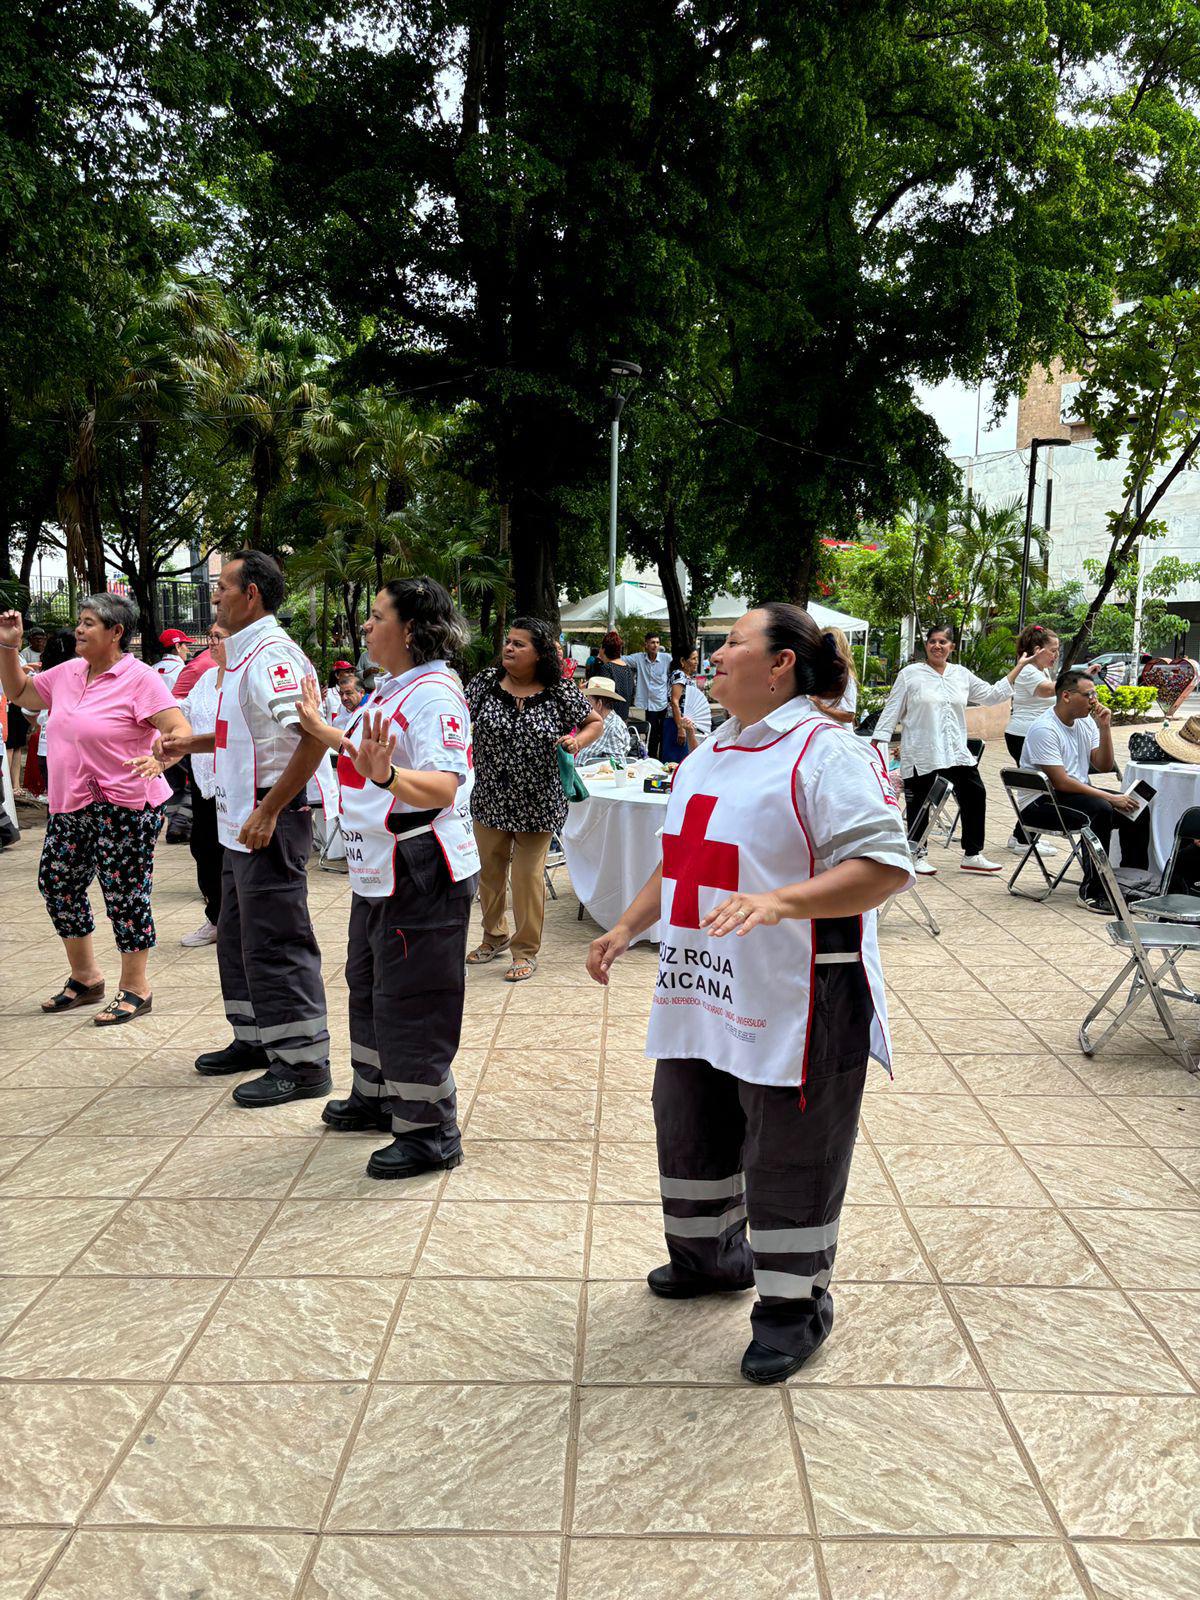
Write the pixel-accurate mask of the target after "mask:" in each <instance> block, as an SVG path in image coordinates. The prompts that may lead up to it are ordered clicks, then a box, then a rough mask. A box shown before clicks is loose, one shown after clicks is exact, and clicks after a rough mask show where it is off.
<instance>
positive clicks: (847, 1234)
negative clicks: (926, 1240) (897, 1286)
mask: <svg viewBox="0 0 1200 1600" xmlns="http://www.w3.org/2000/svg"><path fill="white" fill-rule="evenodd" d="M833 1276H834V1282H835V1283H911V1282H917V1281H921V1280H924V1281H926V1282H927V1281H928V1280H929V1276H930V1275H929V1271H928V1268H927V1267H926V1266H925V1263H924V1262H923V1261H922V1260H921V1252H920V1250H919V1249H918V1247H917V1241H916V1240H915V1239H914V1238H913V1236H912V1234H911V1232H910V1231H909V1229H908V1227H907V1226H906V1224H905V1221H904V1218H903V1217H902V1216H901V1215H900V1214H899V1212H897V1211H887V1210H884V1209H883V1207H881V1206H846V1207H844V1208H843V1210H842V1225H841V1230H840V1232H839V1234H838V1247H837V1259H836V1262H835V1265H834V1270H833Z"/></svg>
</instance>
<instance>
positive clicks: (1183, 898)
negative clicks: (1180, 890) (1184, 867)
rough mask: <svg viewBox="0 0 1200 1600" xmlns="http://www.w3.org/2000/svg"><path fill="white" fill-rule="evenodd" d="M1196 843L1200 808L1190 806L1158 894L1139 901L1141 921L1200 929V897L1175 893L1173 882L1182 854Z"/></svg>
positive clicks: (1178, 829)
mask: <svg viewBox="0 0 1200 1600" xmlns="http://www.w3.org/2000/svg"><path fill="white" fill-rule="evenodd" d="M1193 839H1200V806H1189V807H1188V809H1187V810H1186V811H1185V812H1184V813H1183V815H1182V816H1181V817H1180V819H1179V821H1178V822H1177V823H1176V824H1175V844H1174V846H1173V848H1172V850H1171V859H1170V860H1169V861H1168V862H1167V864H1166V867H1165V868H1164V869H1163V875H1162V879H1161V881H1160V883H1159V886H1158V893H1157V894H1156V895H1149V896H1148V897H1147V898H1146V899H1145V900H1139V901H1138V903H1137V909H1138V916H1139V917H1149V918H1150V919H1151V921H1153V922H1182V923H1186V924H1187V925H1189V926H1190V927H1200V895H1194V894H1172V893H1171V879H1172V878H1173V877H1174V876H1175V868H1176V867H1177V866H1178V865H1179V852H1180V851H1181V850H1182V849H1183V847H1184V845H1185V844H1187V843H1190V842H1191V841H1192V840H1193Z"/></svg>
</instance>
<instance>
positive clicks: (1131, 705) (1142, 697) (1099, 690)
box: [1096, 683, 1158, 722]
mask: <svg viewBox="0 0 1200 1600" xmlns="http://www.w3.org/2000/svg"><path fill="white" fill-rule="evenodd" d="M1096 699H1097V700H1099V702H1100V704H1101V705H1102V706H1107V707H1108V708H1109V710H1110V711H1111V712H1112V714H1113V716H1114V717H1116V718H1117V720H1118V721H1119V722H1128V721H1132V720H1133V718H1135V717H1144V716H1145V715H1146V713H1147V712H1148V711H1149V710H1150V707H1151V706H1152V705H1153V704H1154V702H1155V700H1157V699H1158V690H1157V689H1154V688H1142V687H1140V686H1139V685H1136V684H1125V685H1123V686H1122V687H1121V688H1120V689H1110V688H1109V687H1108V685H1107V684H1106V683H1098V684H1097V685H1096Z"/></svg>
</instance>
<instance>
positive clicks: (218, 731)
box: [213, 719, 229, 750]
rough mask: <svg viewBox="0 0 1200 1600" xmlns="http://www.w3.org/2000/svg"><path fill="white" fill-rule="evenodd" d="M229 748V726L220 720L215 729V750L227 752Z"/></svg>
mask: <svg viewBox="0 0 1200 1600" xmlns="http://www.w3.org/2000/svg"><path fill="white" fill-rule="evenodd" d="M228 746H229V724H228V723H227V722H222V721H220V719H218V721H217V725H216V727H215V728H214V729H213V749H214V750H225V749H227V748H228Z"/></svg>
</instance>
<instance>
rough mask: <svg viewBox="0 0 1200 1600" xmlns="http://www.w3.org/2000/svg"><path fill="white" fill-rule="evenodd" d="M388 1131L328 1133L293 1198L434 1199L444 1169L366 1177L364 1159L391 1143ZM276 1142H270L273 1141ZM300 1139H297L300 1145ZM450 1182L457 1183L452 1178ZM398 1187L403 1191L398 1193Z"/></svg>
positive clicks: (443, 1175)
mask: <svg viewBox="0 0 1200 1600" xmlns="http://www.w3.org/2000/svg"><path fill="white" fill-rule="evenodd" d="M390 1140H391V1135H390V1134H387V1133H381V1132H378V1131H376V1132H374V1133H331V1134H327V1135H326V1136H325V1138H324V1139H322V1140H321V1141H320V1143H319V1144H318V1145H317V1148H316V1150H315V1151H313V1153H312V1160H311V1161H309V1163H308V1165H307V1166H306V1167H305V1169H304V1172H303V1174H302V1175H301V1176H300V1178H299V1179H298V1181H297V1183H296V1186H295V1188H294V1189H293V1190H292V1191H291V1198H292V1199H293V1200H320V1199H334V1200H397V1199H404V1200H430V1201H431V1200H433V1199H434V1197H435V1196H436V1195H437V1193H438V1190H439V1189H440V1188H441V1186H442V1183H443V1181H444V1179H445V1173H444V1172H423V1173H421V1174H420V1175H419V1176H418V1177H415V1178H406V1179H405V1180H404V1182H403V1183H400V1184H397V1183H386V1182H381V1181H380V1179H378V1178H368V1177H367V1162H368V1161H369V1160H370V1157H371V1152H372V1151H373V1150H380V1149H382V1148H383V1147H384V1146H386V1145H387V1144H388V1143H390ZM275 1142H276V1141H272V1143H275ZM301 1142H303V1141H301V1140H296V1141H295V1143H297V1144H299V1143H301ZM452 1181H453V1182H455V1183H457V1181H458V1179H457V1177H455V1178H454V1179H453V1180H452ZM397 1188H399V1189H400V1190H401V1191H402V1193H401V1194H400V1195H397V1193H396V1190H397Z"/></svg>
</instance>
